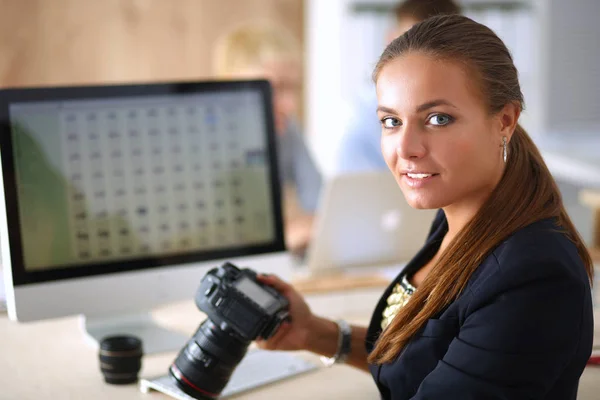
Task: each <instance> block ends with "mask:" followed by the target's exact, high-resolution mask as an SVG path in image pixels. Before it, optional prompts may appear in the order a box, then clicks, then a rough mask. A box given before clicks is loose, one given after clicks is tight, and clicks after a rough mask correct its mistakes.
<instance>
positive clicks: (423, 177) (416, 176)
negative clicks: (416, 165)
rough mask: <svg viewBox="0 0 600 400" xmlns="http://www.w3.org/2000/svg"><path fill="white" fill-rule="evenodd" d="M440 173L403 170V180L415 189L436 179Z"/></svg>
mask: <svg viewBox="0 0 600 400" xmlns="http://www.w3.org/2000/svg"><path fill="white" fill-rule="evenodd" d="M438 176H439V174H437V173H434V172H403V173H402V174H401V177H402V180H403V181H404V182H406V184H407V185H408V186H410V187H411V188H413V189H418V188H422V187H425V186H426V185H428V184H429V183H430V182H431V181H432V180H435V179H436V178H437V177H438Z"/></svg>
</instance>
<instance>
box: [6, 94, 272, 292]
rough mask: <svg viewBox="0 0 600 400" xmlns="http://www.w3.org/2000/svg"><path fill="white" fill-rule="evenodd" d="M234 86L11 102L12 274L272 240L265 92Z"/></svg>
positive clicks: (85, 270)
mask: <svg viewBox="0 0 600 400" xmlns="http://www.w3.org/2000/svg"><path fill="white" fill-rule="evenodd" d="M232 88H233V87H230V88H227V87H222V88H220V90H215V91H210V90H209V91H203V92H194V91H191V92H183V93H169V94H156V95H148V94H146V95H142V96H140V95H137V96H136V95H132V96H120V97H105V98H77V97H76V98H64V99H49V100H42V99H40V100H33V101H15V102H11V103H10V104H8V114H9V126H10V142H11V144H12V146H11V147H12V157H11V158H12V160H11V161H12V165H11V167H13V168H14V184H15V187H14V189H15V194H16V196H14V199H15V200H16V204H14V205H13V206H16V207H15V208H16V210H17V212H18V224H14V226H13V228H16V227H18V229H19V231H20V234H19V236H20V242H21V246H19V247H20V248H21V252H20V253H21V254H22V260H20V261H22V271H21V272H23V274H19V275H21V276H20V278H24V279H18V280H16V283H21V282H22V283H25V282H26V281H39V279H42V280H43V279H44V278H49V279H51V278H52V277H53V275H52V272H58V271H62V274H61V275H59V276H56V275H55V277H56V278H58V277H60V276H64V274H65V270H67V269H69V270H71V271H67V272H66V273H67V274H68V275H70V276H85V275H90V274H95V273H106V272H110V271H113V270H123V269H135V268H136V267H139V264H138V263H136V261H140V260H146V262H144V264H143V265H144V267H148V263H147V260H148V259H153V260H155V261H156V262H154V263H153V264H154V265H164V264H168V263H171V262H173V260H172V258H173V257H176V258H180V259H182V258H183V259H185V258H188V259H190V260H192V259H193V260H198V259H210V258H215V257H218V256H219V254H218V253H219V252H221V253H222V252H223V251H228V250H229V251H231V250H234V251H235V250H237V251H238V252H239V251H240V250H243V251H249V250H251V249H252V248H253V247H254V248H256V247H257V246H265V245H271V244H273V243H275V242H276V239H277V232H276V231H277V224H276V222H277V221H276V214H277V213H276V210H275V208H276V207H277V206H278V204H276V203H277V201H276V199H275V198H274V197H275V196H274V195H275V193H274V191H273V190H272V189H273V179H272V178H273V174H272V172H273V171H272V166H273V165H274V164H273V163H272V162H271V161H273V160H272V159H273V156H274V154H270V152H269V142H268V139H269V136H268V135H265V132H266V130H267V120H266V119H267V117H268V116H267V115H266V113H265V110H264V106H263V105H264V102H263V99H262V98H261V96H263V93H261V91H260V90H259V89H258V88H257V87H256V86H255V87H253V86H252V85H249V84H248V85H247V86H246V87H239V85H238V86H237V87H235V90H232ZM227 89H229V90H227ZM5 135H6V132H5ZM9 209H10V207H9ZM14 261H15V260H14V259H13V262H14ZM179 261H182V260H179ZM44 272H46V273H47V274H44ZM48 273H49V274H48ZM37 277H39V278H38V279H36V278H37Z"/></svg>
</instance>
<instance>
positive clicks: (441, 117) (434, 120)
mask: <svg viewBox="0 0 600 400" xmlns="http://www.w3.org/2000/svg"><path fill="white" fill-rule="evenodd" d="M452 121H454V118H452V117H451V116H449V115H446V114H434V115H432V116H431V117H430V118H429V122H430V123H431V124H432V125H436V126H445V125H448V124H450V123H451V122H452Z"/></svg>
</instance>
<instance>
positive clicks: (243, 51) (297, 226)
mask: <svg viewBox="0 0 600 400" xmlns="http://www.w3.org/2000/svg"><path fill="white" fill-rule="evenodd" d="M301 66H302V62H301V49H300V45H299V44H298V42H297V40H296V39H295V38H294V36H293V35H292V34H291V33H290V32H288V31H287V30H286V29H284V28H282V27H279V26H275V25H270V24H261V23H248V24H245V25H242V26H239V27H237V28H236V29H233V30H232V31H230V32H228V33H227V34H226V35H225V36H223V37H222V38H221V39H220V41H219V43H218V44H217V47H216V51H215V70H216V71H215V72H216V75H217V77H218V78H220V79H267V80H268V81H269V82H270V84H271V86H272V88H273V112H274V118H275V130H276V133H277V157H278V163H279V174H280V181H281V185H282V188H283V208H284V228H285V239H286V246H287V248H288V250H290V251H291V252H292V253H294V254H296V255H300V256H301V255H303V254H304V252H305V250H306V248H307V246H308V244H309V242H310V236H311V233H312V225H313V220H314V212H315V209H316V207H317V202H318V197H319V191H320V188H321V180H322V178H321V174H320V172H319V170H318V169H317V166H316V164H315V162H314V160H313V158H312V156H311V154H310V152H309V150H308V148H307V145H306V143H305V141H304V137H303V135H302V132H301V130H300V126H299V123H298V120H297V117H296V112H297V108H298V98H299V96H300V93H301V85H302V80H301V74H302V71H301Z"/></svg>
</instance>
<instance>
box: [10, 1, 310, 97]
mask: <svg viewBox="0 0 600 400" xmlns="http://www.w3.org/2000/svg"><path fill="white" fill-rule="evenodd" d="M0 10H1V12H0V54H1V55H2V56H1V57H0V87H8V86H10V87H14V86H30V85H56V84H60V85H64V84H86V83H106V82H111V83H113V82H140V81H162V80H171V79H176V80H186V79H198V78H205V77H209V76H210V75H211V73H212V60H211V54H212V49H213V45H214V42H215V40H216V39H217V38H218V37H219V36H220V35H221V34H222V33H223V32H226V31H227V30H229V29H231V28H232V27H233V26H235V25H237V24H239V23H240V22H245V21H249V20H252V19H258V20H265V21H269V22H270V21H275V22H278V23H281V24H282V25H284V26H286V27H288V29H290V30H292V32H293V33H294V34H295V36H296V37H297V38H298V39H299V40H302V38H303V29H304V27H303V0H102V1H98V0H51V1H48V0H0Z"/></svg>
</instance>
